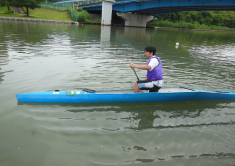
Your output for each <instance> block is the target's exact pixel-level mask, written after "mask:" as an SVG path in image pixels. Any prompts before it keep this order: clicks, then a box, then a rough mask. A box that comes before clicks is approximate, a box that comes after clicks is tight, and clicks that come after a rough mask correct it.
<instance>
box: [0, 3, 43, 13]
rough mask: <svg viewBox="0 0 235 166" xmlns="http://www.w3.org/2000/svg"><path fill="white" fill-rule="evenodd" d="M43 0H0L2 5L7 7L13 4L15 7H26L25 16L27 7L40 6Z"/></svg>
mask: <svg viewBox="0 0 235 166" xmlns="http://www.w3.org/2000/svg"><path fill="white" fill-rule="evenodd" d="M44 1H45V0H2V1H1V3H2V5H5V6H7V7H8V10H9V7H10V6H15V7H26V8H27V16H29V8H30V9H35V8H40V3H42V2H44Z"/></svg>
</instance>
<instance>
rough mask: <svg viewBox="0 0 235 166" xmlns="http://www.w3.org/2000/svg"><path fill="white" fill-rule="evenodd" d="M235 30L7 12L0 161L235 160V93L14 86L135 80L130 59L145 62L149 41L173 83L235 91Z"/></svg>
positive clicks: (0, 71) (0, 47) (120, 85)
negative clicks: (208, 96)
mask: <svg viewBox="0 0 235 166" xmlns="http://www.w3.org/2000/svg"><path fill="white" fill-rule="evenodd" d="M234 35H235V34H234V33H231V32H210V31H208V32H207V31H185V30H155V29H143V28H130V27H125V28H124V27H101V26H94V25H91V26H90V25H84V26H77V25H76V26H75V25H60V24H44V23H30V22H14V21H0V90H1V93H0V97H1V110H0V117H1V119H0V126H2V128H0V132H1V133H2V137H1V144H0V152H4V153H1V154H2V155H0V161H1V163H3V165H19V164H20V165H57V166H58V165H91V166H93V165H127V164H128V165H136V164H138V165H146V163H147V164H148V165H161V166H163V165H192V166H194V165H207V166H210V165H213V166H215V165H218V166H221V165H233V164H234V163H235V160H234V157H235V155H234V154H235V147H234V141H233V140H234V139H235V135H234V133H235V132H234V122H235V115H234V114H235V113H234V107H235V102H234V101H233V100H232V101H228V100H227V101H205V102H204V101H200V102H165V103H135V104H133V103H129V104H121V103H120V104H117V103H115V104H48V103H47V104H45V103H44V104H42V103H20V102H19V103H17V101H16V98H15V94H16V93H22V92H33V91H45V90H55V89H60V90H69V89H70V90H72V89H82V88H91V89H130V88H133V86H134V83H135V81H136V78H135V75H134V73H133V72H132V70H130V68H129V63H130V62H134V63H137V64H145V63H146V62H147V59H146V58H145V56H144V51H143V49H144V48H145V46H146V45H149V44H151V45H155V46H156V47H157V56H159V57H160V58H161V59H162V63H163V73H164V86H177V85H179V86H190V87H196V88H203V89H216V90H230V91H234V87H235V75H234V73H235V71H234V69H235V66H234V63H233V62H234V60H235V59H234V57H235V54H234V52H233V50H234V43H235V41H234V40H235V37H234ZM177 42H178V43H179V47H178V48H177V49H176V48H175V46H176V43H177ZM137 73H138V75H139V77H140V78H141V79H142V78H145V75H146V71H142V70H137ZM16 138H17V139H16ZM9 156H11V160H9Z"/></svg>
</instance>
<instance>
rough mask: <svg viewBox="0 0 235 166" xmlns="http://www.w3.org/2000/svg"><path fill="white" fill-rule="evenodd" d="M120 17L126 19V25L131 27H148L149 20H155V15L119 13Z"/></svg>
mask: <svg viewBox="0 0 235 166" xmlns="http://www.w3.org/2000/svg"><path fill="white" fill-rule="evenodd" d="M117 15H118V16H119V17H121V18H122V19H124V20H125V26H130V27H146V24H147V22H149V21H151V20H153V18H154V17H153V16H147V15H139V14H129V13H117Z"/></svg>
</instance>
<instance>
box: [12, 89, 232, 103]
mask: <svg viewBox="0 0 235 166" xmlns="http://www.w3.org/2000/svg"><path fill="white" fill-rule="evenodd" d="M16 98H17V100H18V101H19V102H43V103H44V102H50V103H132V102H166V101H199V100H225V99H235V93H233V92H230V91H210V90H200V89H195V88H188V87H163V88H161V89H160V90H159V92H148V91H141V92H140V93H133V89H121V90H90V89H83V90H71V91H59V90H55V91H47V92H32V93H20V94H16Z"/></svg>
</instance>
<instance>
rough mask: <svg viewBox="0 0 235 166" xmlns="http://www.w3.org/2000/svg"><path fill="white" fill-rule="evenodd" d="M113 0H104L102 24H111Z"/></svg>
mask: <svg viewBox="0 0 235 166" xmlns="http://www.w3.org/2000/svg"><path fill="white" fill-rule="evenodd" d="M112 10H113V0H102V16H101V19H102V21H101V25H109V26H110V25H111V21H112Z"/></svg>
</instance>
